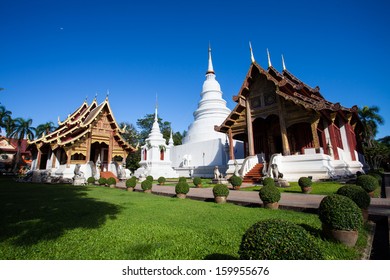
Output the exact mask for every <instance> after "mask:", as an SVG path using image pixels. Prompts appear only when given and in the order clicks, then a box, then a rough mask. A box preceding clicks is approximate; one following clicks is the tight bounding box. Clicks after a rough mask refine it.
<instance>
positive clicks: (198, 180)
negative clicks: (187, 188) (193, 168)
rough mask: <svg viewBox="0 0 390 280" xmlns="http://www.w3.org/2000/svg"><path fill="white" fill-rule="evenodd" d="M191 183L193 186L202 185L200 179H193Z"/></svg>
mask: <svg viewBox="0 0 390 280" xmlns="http://www.w3.org/2000/svg"><path fill="white" fill-rule="evenodd" d="M192 182H193V183H194V185H195V186H198V185H201V184H202V179H201V178H200V177H195V178H194V179H193V180H192Z"/></svg>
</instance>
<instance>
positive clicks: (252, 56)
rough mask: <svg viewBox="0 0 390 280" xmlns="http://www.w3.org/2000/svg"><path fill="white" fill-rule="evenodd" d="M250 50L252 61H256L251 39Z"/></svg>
mask: <svg viewBox="0 0 390 280" xmlns="http://www.w3.org/2000/svg"><path fill="white" fill-rule="evenodd" d="M249 50H250V52H251V61H252V63H255V56H254V55H253V50H252V44H251V41H249Z"/></svg>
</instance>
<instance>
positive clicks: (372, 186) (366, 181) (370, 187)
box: [356, 175, 379, 193]
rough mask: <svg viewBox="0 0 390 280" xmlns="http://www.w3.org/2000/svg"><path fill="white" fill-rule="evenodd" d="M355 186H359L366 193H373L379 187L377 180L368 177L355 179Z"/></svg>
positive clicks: (362, 176)
mask: <svg viewBox="0 0 390 280" xmlns="http://www.w3.org/2000/svg"><path fill="white" fill-rule="evenodd" d="M356 185H358V186H361V187H362V188H363V189H364V190H365V191H366V192H368V193H370V192H373V191H375V190H376V188H378V187H379V183H378V180H377V179H376V178H374V177H372V176H370V175H361V176H359V177H357V178H356Z"/></svg>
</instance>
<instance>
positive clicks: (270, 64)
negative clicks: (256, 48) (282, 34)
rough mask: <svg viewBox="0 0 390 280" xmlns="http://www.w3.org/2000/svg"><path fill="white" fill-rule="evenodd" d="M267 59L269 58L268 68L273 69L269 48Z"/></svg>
mask: <svg viewBox="0 0 390 280" xmlns="http://www.w3.org/2000/svg"><path fill="white" fill-rule="evenodd" d="M267 57H268V67H272V63H271V55H270V54H269V51H268V48H267Z"/></svg>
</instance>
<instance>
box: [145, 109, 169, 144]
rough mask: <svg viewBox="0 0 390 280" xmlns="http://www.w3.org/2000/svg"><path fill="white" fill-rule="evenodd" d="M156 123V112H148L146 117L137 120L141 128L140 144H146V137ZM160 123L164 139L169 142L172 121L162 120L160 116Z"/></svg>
mask: <svg viewBox="0 0 390 280" xmlns="http://www.w3.org/2000/svg"><path fill="white" fill-rule="evenodd" d="M153 123H154V114H146V115H145V117H144V118H142V119H138V120H137V126H138V127H139V128H140V130H141V131H140V132H139V140H140V145H144V144H145V139H146V138H148V136H149V133H150V131H151V130H152V127H153ZM158 125H159V126H160V131H161V133H162V135H163V137H164V139H165V140H166V141H167V142H168V140H169V137H170V135H171V123H170V122H167V121H164V122H163V121H162V119H161V118H160V117H158Z"/></svg>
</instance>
